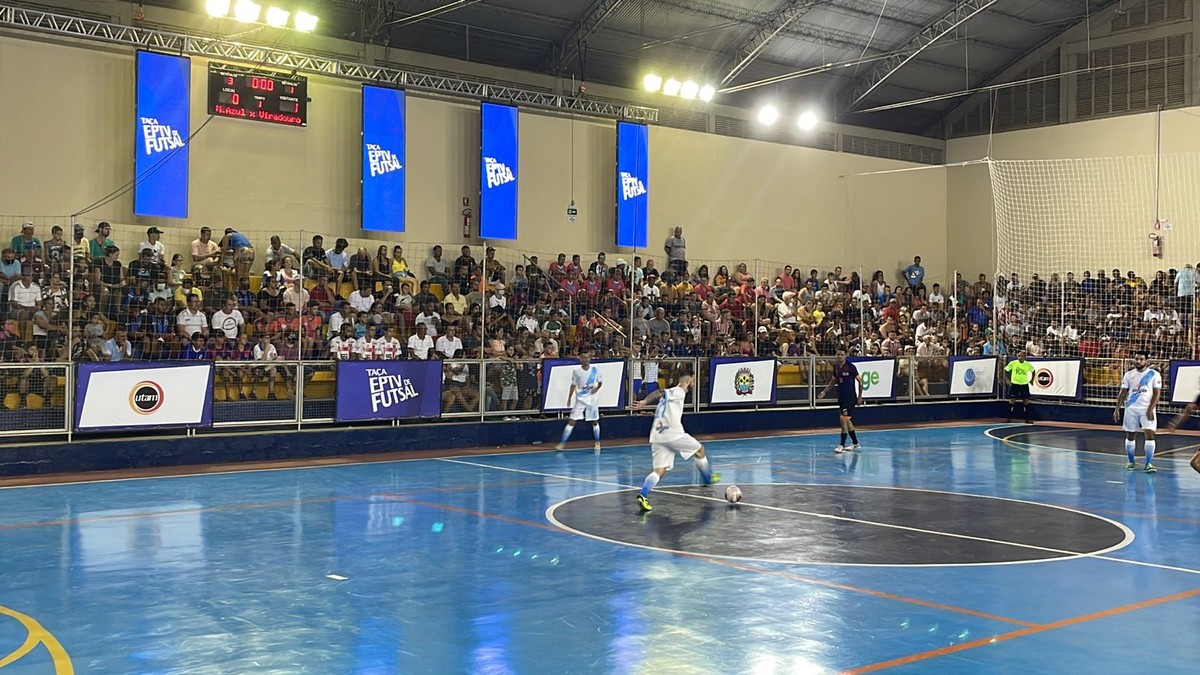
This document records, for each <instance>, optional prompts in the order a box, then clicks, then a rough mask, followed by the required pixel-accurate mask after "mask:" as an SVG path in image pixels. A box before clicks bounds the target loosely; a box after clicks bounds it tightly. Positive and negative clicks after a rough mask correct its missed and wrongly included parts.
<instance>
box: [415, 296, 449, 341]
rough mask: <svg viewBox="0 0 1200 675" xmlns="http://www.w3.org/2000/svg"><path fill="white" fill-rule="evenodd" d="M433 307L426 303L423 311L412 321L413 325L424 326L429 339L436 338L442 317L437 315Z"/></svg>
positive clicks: (431, 304) (433, 305)
mask: <svg viewBox="0 0 1200 675" xmlns="http://www.w3.org/2000/svg"><path fill="white" fill-rule="evenodd" d="M435 306H436V305H435V304H434V303H432V302H429V303H426V305H425V309H424V310H423V311H422V312H421V313H420V314H418V315H417V316H416V318H415V319H413V322H414V323H417V324H423V325H424V326H425V329H426V330H427V331H428V332H429V336H430V338H431V339H432V338H436V337H437V336H438V324H440V323H441V321H442V315H441V314H438V313H437V310H436V309H434V307H435Z"/></svg>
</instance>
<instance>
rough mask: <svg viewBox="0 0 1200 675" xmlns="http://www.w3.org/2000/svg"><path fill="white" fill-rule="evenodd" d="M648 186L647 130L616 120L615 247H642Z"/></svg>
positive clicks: (648, 215) (645, 240) (648, 195)
mask: <svg viewBox="0 0 1200 675" xmlns="http://www.w3.org/2000/svg"><path fill="white" fill-rule="evenodd" d="M649 186H650V129H649V127H647V126H646V125H645V124H632V123H630V122H617V246H624V247H628V248H646V244H647V240H648V236H649V235H648V232H649V226H648V225H647V223H648V221H649V217H650V188H649Z"/></svg>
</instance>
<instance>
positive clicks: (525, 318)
mask: <svg viewBox="0 0 1200 675" xmlns="http://www.w3.org/2000/svg"><path fill="white" fill-rule="evenodd" d="M540 327H541V326H540V324H539V323H538V320H537V317H536V316H534V315H533V305H525V311H524V312H523V313H522V314H521V316H519V317H517V328H524V329H525V330H527V331H529V332H530V333H537V332H538V329H539V328H540Z"/></svg>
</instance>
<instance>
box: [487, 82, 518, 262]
mask: <svg viewBox="0 0 1200 675" xmlns="http://www.w3.org/2000/svg"><path fill="white" fill-rule="evenodd" d="M479 116H480V129H479V236H480V237H482V238H483V239H505V240H510V241H511V240H514V239H516V238H517V185H518V180H519V178H520V175H519V172H518V167H517V161H518V139H519V129H520V127H519V119H520V115H519V113H518V112H517V108H516V106H511V105H498V104H496V103H483V104H481V105H480V107H479Z"/></svg>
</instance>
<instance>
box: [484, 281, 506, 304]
mask: <svg viewBox="0 0 1200 675" xmlns="http://www.w3.org/2000/svg"><path fill="white" fill-rule="evenodd" d="M496 307H499V308H500V309H503V310H507V309H508V298H506V297H504V284H499V283H498V284H496V290H495V291H494V292H492V294H491V295H490V296H489V297H488V309H489V310H490V309H495V308H496Z"/></svg>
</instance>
